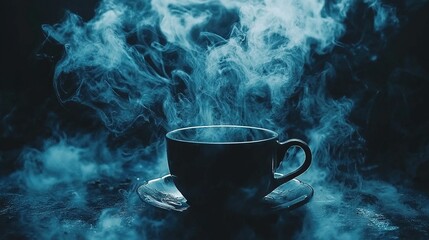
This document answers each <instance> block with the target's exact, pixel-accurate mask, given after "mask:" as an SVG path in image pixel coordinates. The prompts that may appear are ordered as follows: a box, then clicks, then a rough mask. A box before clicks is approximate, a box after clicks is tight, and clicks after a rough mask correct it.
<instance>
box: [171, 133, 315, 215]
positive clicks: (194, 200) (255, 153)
mask: <svg viewBox="0 0 429 240" xmlns="http://www.w3.org/2000/svg"><path fill="white" fill-rule="evenodd" d="M166 139H167V158H168V166H169V169H170V174H171V175H173V176H174V178H173V179H174V183H175V185H176V187H177V189H178V190H179V191H180V192H181V193H182V194H183V196H184V197H185V198H186V200H187V201H188V203H189V204H190V205H191V206H206V205H210V207H213V206H216V207H222V208H224V207H227V208H231V209H240V208H242V207H244V206H248V205H249V204H253V203H254V202H255V201H258V200H260V199H262V198H263V197H264V196H265V195H267V194H268V193H270V192H271V191H272V190H274V189H275V188H276V187H278V186H280V185H281V184H283V183H286V182H287V181H290V180H292V179H293V178H295V177H297V176H298V175H300V174H302V173H303V172H305V171H306V170H307V169H308V167H309V166H310V164H311V158H312V156H311V151H310V148H309V147H308V145H307V144H306V143H305V142H303V141H302V140H299V139H291V140H288V141H285V142H279V141H278V134H277V133H276V132H274V131H271V130H268V129H263V128H256V127H248V126H234V125H213V126H198V127H188V128H181V129H177V130H173V131H171V132H169V133H167V134H166ZM292 146H297V147H300V148H301V149H302V150H303V151H304V153H305V159H304V162H303V163H302V165H301V166H300V167H299V168H298V169H296V170H295V171H293V172H291V173H288V174H285V175H283V176H281V177H278V178H276V177H275V175H274V173H275V170H276V169H277V167H278V166H279V165H280V162H281V161H282V159H283V157H284V155H285V154H286V152H287V150H288V149H289V148H290V147H292Z"/></svg>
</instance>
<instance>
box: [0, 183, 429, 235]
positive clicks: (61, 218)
mask: <svg viewBox="0 0 429 240" xmlns="http://www.w3.org/2000/svg"><path fill="white" fill-rule="evenodd" d="M141 183H142V182H140V183H132V181H130V180H124V181H122V182H112V181H109V180H105V179H99V180H96V181H91V182H88V183H87V184H86V185H84V186H80V187H79V188H77V187H70V186H56V187H55V188H53V189H50V190H49V191H44V190H40V191H28V192H26V191H24V190H23V189H21V188H19V187H17V186H14V185H10V184H9V185H8V184H7V183H5V182H3V184H2V185H3V186H2V187H3V192H2V193H1V194H0V229H1V234H0V239H47V238H48V239H99V238H109V239H116V238H120V239H133V238H135V239H144V238H147V239H177V238H179V239H219V238H220V237H222V238H234V239H288V238H297V239H303V238H304V239H305V238H311V239H314V238H316V239H317V238H318V239H332V237H333V238H338V239H344V238H352V239H362V238H368V239H405V238H407V239H429V231H428V229H429V228H428V226H429V225H428V224H429V217H428V215H427V212H428V207H427V206H424V204H423V203H424V202H425V201H427V198H426V196H425V195H423V194H419V193H417V192H406V191H405V190H404V192H403V193H401V194H397V196H399V198H398V199H384V196H389V191H397V189H396V188H391V189H386V187H385V186H384V190H380V191H379V192H378V193H379V194H378V193H377V196H376V194H369V193H365V191H357V190H350V189H349V190H348V189H344V190H343V192H341V193H338V192H335V191H331V190H330V188H329V187H326V186H325V187H317V186H315V187H314V188H315V195H314V197H313V199H312V200H311V201H310V202H309V203H308V204H306V205H304V206H302V207H299V208H297V209H295V210H292V211H284V212H278V213H273V214H267V215H265V216H257V217H255V216H240V215H235V214H228V213H225V212H219V211H215V210H210V209H206V210H204V211H197V210H194V211H186V212H183V213H178V212H174V211H166V210H163V209H157V208H155V207H153V206H151V205H148V204H146V203H144V202H142V201H141V199H140V198H139V197H138V195H137V193H136V189H137V188H138V186H140V184H141ZM335 189H337V188H335ZM395 189H396V190H395ZM395 201H396V202H395ZM398 201H399V202H398Z"/></svg>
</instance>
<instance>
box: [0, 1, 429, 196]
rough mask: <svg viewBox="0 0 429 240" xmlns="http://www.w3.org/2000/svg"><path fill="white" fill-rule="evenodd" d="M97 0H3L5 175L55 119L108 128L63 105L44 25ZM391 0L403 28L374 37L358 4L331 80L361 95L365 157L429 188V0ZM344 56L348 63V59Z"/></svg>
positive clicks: (84, 11)
mask: <svg viewBox="0 0 429 240" xmlns="http://www.w3.org/2000/svg"><path fill="white" fill-rule="evenodd" d="M97 3H98V1H95V0H91V1H83V0H79V1H66V0H63V1H54V0H49V1H48V0H44V1H23V0H21V1H7V2H2V4H1V11H2V14H1V16H2V21H1V24H2V26H1V32H2V33H1V39H2V43H1V53H2V54H1V76H0V120H1V124H0V151H1V154H2V158H1V161H2V167H1V170H0V173H1V174H2V175H7V174H9V173H11V172H13V170H14V169H15V168H16V167H19V166H16V165H17V163H16V161H15V159H16V156H17V155H18V154H19V151H20V149H21V148H22V147H23V146H25V145H27V144H30V143H31V144H37V142H38V141H41V140H42V139H43V138H44V137H46V136H49V134H51V126H52V121H55V123H56V124H59V125H60V126H61V127H62V128H63V129H69V130H70V131H95V130H96V129H102V128H103V126H102V124H101V123H100V122H99V120H97V118H95V117H92V112H91V111H89V109H86V108H85V107H83V106H80V105H78V104H67V106H63V105H61V104H60V103H59V101H58V100H57V98H56V95H55V92H54V89H53V87H52V78H53V72H54V68H55V64H56V62H57V61H58V60H59V59H60V57H61V55H62V46H60V45H57V44H55V43H54V42H52V41H50V40H48V39H47V36H45V35H44V33H43V32H42V30H41V25H42V24H55V23H58V22H60V21H61V19H62V18H63V16H64V13H65V11H67V10H69V11H71V12H74V13H77V14H78V15H80V16H81V17H82V18H83V19H84V20H85V19H86V20H87V19H90V18H91V17H92V16H93V14H94V9H95V8H96V6H97ZM387 3H389V4H391V5H392V6H394V7H396V11H397V16H398V19H399V21H400V26H399V28H392V29H391V30H389V29H388V30H387V31H385V33H384V34H383V36H381V37H380V36H378V37H374V36H375V35H374V34H373V29H371V28H372V27H371V25H372V22H371V21H370V20H371V16H370V17H368V15H371V14H372V12H371V11H370V10H368V9H367V8H366V7H364V6H362V8H361V9H359V8H357V9H355V12H354V13H353V14H351V16H350V18H349V19H348V22H347V27H348V31H347V33H346V35H345V36H343V37H342V39H341V41H342V42H343V43H345V44H346V47H345V48H338V49H335V50H334V52H333V53H332V54H330V55H329V56H322V58H326V60H328V61H330V62H331V63H333V64H334V65H335V67H336V70H337V74H336V77H335V79H333V80H331V82H330V84H328V89H329V91H330V94H331V95H332V96H333V97H341V96H348V97H350V98H352V99H354V100H355V101H356V103H357V104H356V105H355V107H354V110H353V113H352V115H351V116H352V117H351V121H352V122H354V123H355V124H357V125H358V126H359V128H360V133H361V134H362V135H363V136H364V137H365V139H366V147H367V152H366V163H365V166H372V165H377V166H378V167H377V168H376V170H375V172H376V174H377V176H378V177H382V178H386V179H388V180H390V181H400V182H404V181H405V182H408V183H410V184H412V185H413V186H415V187H420V188H421V189H423V190H427V189H425V187H424V185H425V182H427V181H428V180H429V177H428V176H429V170H428V169H429V166H428V165H429V161H428V157H429V110H428V107H427V104H428V103H429V73H428V69H429V46H428V43H429V37H428V35H429V34H427V31H428V29H429V14H428V13H429V4H427V3H425V2H424V1H415V2H413V1H396V2H393V1H389V2H387ZM363 16H365V18H363ZM360 19H366V20H365V21H362V20H360ZM381 38H383V39H381ZM357 42H359V43H361V44H363V45H368V46H370V47H372V48H373V49H379V50H378V53H379V57H378V58H377V59H376V60H375V61H368V60H365V56H366V55H365V54H366V53H365V50H364V49H360V48H359V47H358V46H356V43H357ZM347 44H348V45H347ZM362 56H363V57H362ZM345 59H346V60H347V61H348V63H347V64H344V63H343V62H344V60H345ZM336 62H337V64H336ZM315 68H317V66H315ZM53 119H54V120H53ZM372 172H373V171H372Z"/></svg>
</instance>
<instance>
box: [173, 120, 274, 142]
mask: <svg viewBox="0 0 429 240" xmlns="http://www.w3.org/2000/svg"><path fill="white" fill-rule="evenodd" d="M197 128H244V129H254V130H258V131H264V132H268V133H270V134H272V136H271V137H267V138H263V139H258V140H252V141H236V142H215V141H214V142H208V141H191V140H185V139H178V138H175V137H173V136H172V135H173V134H174V133H176V132H180V131H184V130H188V129H197ZM278 136H279V135H278V133H276V132H274V131H273V130H270V129H266V128H260V127H253V126H245V125H229V124H220V125H201V126H191V127H184V128H178V129H175V130H172V131H169V132H168V133H167V134H165V137H166V138H167V139H169V140H172V141H176V142H183V143H193V144H207V145H234V144H248V143H261V142H268V141H271V140H274V139H277V138H278Z"/></svg>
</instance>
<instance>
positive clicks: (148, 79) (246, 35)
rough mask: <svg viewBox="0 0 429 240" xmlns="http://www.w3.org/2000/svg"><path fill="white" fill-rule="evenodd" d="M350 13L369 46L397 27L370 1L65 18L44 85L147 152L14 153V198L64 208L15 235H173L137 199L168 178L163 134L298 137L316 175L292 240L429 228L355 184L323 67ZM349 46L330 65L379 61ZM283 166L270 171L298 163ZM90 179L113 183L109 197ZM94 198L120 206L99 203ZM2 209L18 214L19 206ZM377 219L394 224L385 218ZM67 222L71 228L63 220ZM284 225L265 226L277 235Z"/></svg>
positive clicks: (172, 4) (340, 107) (170, 1)
mask: <svg viewBox="0 0 429 240" xmlns="http://www.w3.org/2000/svg"><path fill="white" fill-rule="evenodd" d="M357 6H359V7H362V6H364V7H365V8H366V9H369V10H370V11H371V12H372V13H373V19H372V23H371V27H372V28H373V30H374V33H373V34H374V36H375V37H374V38H379V39H381V40H380V41H382V40H384V39H385V34H386V32H387V31H390V30H391V29H395V28H398V27H399V26H400V22H399V19H398V17H397V16H396V10H395V8H393V7H391V6H389V5H386V4H384V3H382V2H381V1H378V0H368V1H364V2H363V3H360V2H359V3H358V1H352V0H339V1H314V0H291V1H281V0H266V1H259V0H254V1H226V0H220V1H210V0H205V1H197V0H186V1H179V0H163V1H122V0H104V1H101V2H100V4H99V6H98V8H97V9H96V10H95V16H94V17H93V18H92V19H90V20H88V21H84V20H83V19H82V18H81V17H79V16H78V15H76V14H73V13H71V12H68V13H67V14H66V16H65V18H64V20H63V21H62V22H61V23H58V24H55V25H43V27H42V28H43V31H44V32H45V34H46V35H47V36H48V37H49V38H50V39H53V40H55V41H56V42H58V43H60V44H61V45H63V46H64V55H63V57H62V59H61V60H60V61H59V62H58V63H57V66H56V68H55V74H54V89H55V91H56V94H57V96H58V99H59V101H60V102H61V103H63V104H65V105H66V104H67V103H71V102H73V103H78V104H82V105H85V106H87V107H89V108H90V109H92V110H93V111H94V112H95V113H96V116H97V117H98V118H99V119H100V120H101V121H102V122H103V124H104V126H105V127H106V129H107V130H108V131H109V132H110V133H113V135H115V136H121V135H125V136H126V134H127V133H129V132H133V131H138V130H139V128H134V127H135V126H136V125H138V124H143V125H145V126H148V129H151V130H152V132H150V133H149V134H151V135H152V138H150V139H151V142H150V143H148V144H146V145H139V146H133V145H132V144H130V146H127V145H121V146H114V147H112V146H110V145H109V144H108V143H109V139H108V135H109V134H108V133H104V134H99V135H97V134H95V133H94V134H89V133H87V134H76V135H72V136H69V135H67V134H62V133H61V134H58V135H56V136H53V137H52V138H51V139H47V140H45V142H44V144H43V146H40V147H29V148H27V149H24V150H23V151H22V154H21V162H22V165H23V167H22V169H21V170H20V171H18V172H17V173H16V174H15V175H14V178H13V179H10V181H15V180H16V181H18V182H19V183H20V184H21V189H25V190H23V191H22V192H20V193H19V194H25V195H31V198H32V199H33V200H34V203H37V204H38V205H52V203H57V202H62V203H63V204H64V205H61V206H54V207H51V208H50V211H51V213H52V215H53V216H52V218H50V219H49V221H43V220H46V218H47V217H46V215H44V213H40V212H43V210H46V209H44V208H42V207H40V208H39V207H30V208H29V210H28V212H27V213H24V214H22V216H20V220H21V222H22V224H23V225H29V226H30V228H31V229H32V232H34V234H36V235H35V237H36V238H48V239H49V238H72V239H73V238H87V239H100V238H112V239H116V238H127V239H133V238H136V239H137V238H160V237H163V236H169V235H165V234H166V233H163V232H165V231H167V232H168V231H170V230H171V231H173V230H174V231H176V232H177V231H178V230H177V229H174V227H173V226H171V225H175V224H176V225H177V226H178V227H177V228H180V227H181V226H182V225H181V224H183V223H181V222H180V221H178V220H177V219H176V218H175V217H173V216H172V215H171V214H168V213H162V214H160V213H156V212H154V210H153V209H152V210H151V209H150V208H147V207H143V204H142V203H141V202H140V201H139V199H138V198H137V196H136V194H135V188H136V186H138V185H139V184H141V182H142V181H143V180H148V179H151V178H155V177H160V176H162V175H164V174H166V173H168V169H167V167H166V160H165V156H164V154H165V153H164V151H163V148H164V145H163V144H164V143H163V133H165V132H166V131H168V130H172V129H175V128H178V127H186V126H193V125H208V124H240V125H251V126H258V127H264V128H269V129H272V130H275V131H276V132H278V133H279V134H280V138H281V140H285V139H287V138H291V137H297V138H303V139H305V140H306V141H308V142H309V145H310V147H311V149H312V151H313V153H314V164H313V165H312V167H311V168H310V169H309V170H308V171H307V172H306V173H305V174H304V175H302V177H300V179H302V180H304V181H306V182H309V183H310V184H312V185H313V187H314V188H315V192H316V194H315V196H314V200H313V201H312V202H310V203H309V204H308V205H307V207H305V210H301V212H298V213H299V214H303V215H302V216H301V218H300V219H302V221H303V222H302V226H301V227H302V229H303V230H302V231H298V232H295V233H294V235H293V236H289V237H295V238H298V239H302V238H310V239H344V238H348V239H360V238H363V237H386V236H387V237H397V236H399V233H398V231H399V230H398V226H396V225H395V221H394V220H391V219H398V218H399V216H405V217H409V218H412V219H418V218H420V216H421V213H423V214H426V215H427V214H428V213H429V209H427V207H424V206H423V205H422V204H419V203H418V202H419V201H421V202H424V201H426V202H427V199H425V198H424V197H421V198H418V201H412V203H413V204H417V206H418V208H420V211H421V213H418V212H416V211H415V208H412V207H409V206H408V205H407V202H408V201H409V200H410V199H408V198H403V197H401V195H400V192H403V191H405V190H404V189H401V188H400V187H396V186H392V185H390V184H388V183H385V182H382V181H376V180H370V179H363V177H362V175H361V174H360V173H359V168H360V167H361V166H362V165H363V163H364V152H365V139H364V138H363V137H362V136H361V134H360V132H359V129H358V128H357V126H356V125H355V124H354V123H353V122H352V121H351V120H350V118H351V117H350V114H351V113H352V111H353V109H354V106H355V104H356V101H355V99H353V98H352V97H350V96H337V95H335V93H333V92H334V90H332V89H329V88H330V81H333V79H335V78H336V73H337V69H336V68H337V67H338V65H339V64H338V65H336V64H335V63H332V62H331V61H330V60H326V59H329V58H328V57H327V56H329V54H331V53H332V52H333V51H334V50H335V49H338V48H346V47H347V44H345V43H343V42H341V39H342V38H343V37H344V36H345V34H346V33H347V24H346V22H347V18H348V17H349V16H350V15H352V14H353V12H354V9H355V7H357ZM369 10H368V11H369ZM356 45H358V46H355V48H354V49H351V52H353V53H356V54H355V55H352V56H351V58H352V59H350V60H347V61H346V62H344V63H342V64H341V65H347V64H353V61H355V60H354V59H353V58H354V57H356V58H365V59H363V60H361V61H362V62H367V61H374V59H375V58H376V57H374V56H376V55H377V53H378V51H379V49H372V48H371V46H366V45H364V43H362V44H356ZM362 52H365V54H362ZM325 60H326V61H325ZM356 61H358V60H356ZM66 106H67V105H66ZM58 132H59V131H58ZM300 154H302V153H300V152H298V153H296V155H298V158H299V156H300ZM288 160H289V161H287V163H285V164H284V166H281V167H280V169H279V171H280V172H282V171H284V172H286V171H288V169H290V168H293V167H294V164H297V163H295V162H293V160H292V158H291V159H288ZM286 165H288V166H286ZM99 179H109V180H110V181H111V182H110V181H108V182H107V183H106V185H109V186H107V187H106V186H105V185H103V183H102V182H100V181H99ZM123 181H125V183H123ZM88 186H89V187H88ZM91 186H96V187H94V188H96V189H98V190H97V191H100V192H97V191H96V193H99V195H100V196H102V195H103V194H106V193H108V194H107V196H111V197H112V196H113V198H114V199H115V200H117V201H116V202H106V201H107V200H105V199H100V196H97V195H96V194H94V191H93V189H92V190H91ZM57 189H62V190H61V192H56V190H57ZM100 189H101V190H100ZM118 193H119V196H118ZM47 194H49V196H46V195H47ZM375 195H377V196H378V197H376V196H375ZM11 199H13V201H15V202H16V203H17V205H19V206H24V207H25V206H28V203H25V202H24V200H22V198H20V197H16V196H11ZM368 199H369V200H368ZM371 201H372V202H371ZM374 202H375V203H374ZM11 208H13V207H11ZM91 209H92V210H91ZM93 209H97V210H98V211H94V210H93ZM384 210H388V211H390V212H395V214H396V215H395V214H392V215H391V216H385V215H382V214H381V213H380V212H383V211H384ZM85 211H89V212H85ZM70 212H76V216H75V217H72V218H64V217H63V216H65V215H66V214H67V213H70ZM290 221H291V219H286V220H285V219H281V220H279V221H277V222H275V223H274V224H273V226H274V227H276V228H278V229H283V228H284V226H285V225H288V224H289V222H290ZM327 223H329V224H327ZM241 227H242V226H241ZM298 229H299V228H298ZM174 231H173V232H174ZM190 231H192V230H190ZM238 231H239V232H238V235H237V236H241V237H242V238H243V237H249V236H254V237H255V236H257V233H255V231H254V230H253V229H252V227H249V226H245V227H243V228H242V229H239V230H238ZM283 234H286V233H284V232H280V233H279V234H278V235H276V236H275V237H276V238H282V237H284V235H283Z"/></svg>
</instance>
